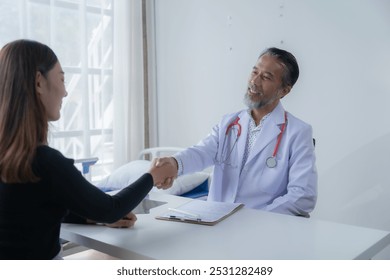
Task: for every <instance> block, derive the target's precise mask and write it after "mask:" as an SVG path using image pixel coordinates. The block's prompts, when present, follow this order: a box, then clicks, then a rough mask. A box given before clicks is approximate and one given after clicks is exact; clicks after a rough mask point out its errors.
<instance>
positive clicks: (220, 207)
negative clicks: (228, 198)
mask: <svg viewBox="0 0 390 280" xmlns="http://www.w3.org/2000/svg"><path fill="white" fill-rule="evenodd" d="M243 206H244V204H242V203H229V202H217V201H204V200H196V199H195V200H191V201H189V202H187V203H185V204H183V205H181V206H179V207H177V208H175V209H174V210H169V211H168V212H166V213H165V214H163V215H161V216H157V217H156V219H159V220H167V221H175V222H184V223H194V224H202V225H210V226H211V225H215V224H216V223H218V222H220V221H222V220H223V219H225V218H226V217H228V216H230V215H232V214H233V213H235V212H236V211H237V210H239V209H240V208H242V207H243Z"/></svg>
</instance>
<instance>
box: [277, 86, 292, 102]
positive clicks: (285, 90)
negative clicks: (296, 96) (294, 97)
mask: <svg viewBox="0 0 390 280" xmlns="http://www.w3.org/2000/svg"><path fill="white" fill-rule="evenodd" d="M290 91H291V86H285V87H284V88H283V89H282V90H281V91H280V92H279V96H280V99H282V98H283V97H285V96H286V95H287V94H288V93H289V92H290Z"/></svg>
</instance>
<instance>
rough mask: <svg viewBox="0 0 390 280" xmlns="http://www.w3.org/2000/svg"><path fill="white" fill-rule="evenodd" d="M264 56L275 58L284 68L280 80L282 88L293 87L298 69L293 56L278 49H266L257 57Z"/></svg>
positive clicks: (297, 75)
mask: <svg viewBox="0 0 390 280" xmlns="http://www.w3.org/2000/svg"><path fill="white" fill-rule="evenodd" d="M266 54H267V55H271V56H274V57H276V58H277V59H278V60H279V61H280V62H281V63H282V64H283V66H284V67H285V71H284V75H283V78H282V83H283V86H291V87H293V86H294V84H295V82H296V81H297V80H298V77H299V67H298V62H297V60H296V58H295V56H293V55H292V54H291V53H289V52H288V51H285V50H281V49H278V48H268V49H266V50H264V51H263V52H262V53H261V54H260V56H259V57H262V56H263V55H266Z"/></svg>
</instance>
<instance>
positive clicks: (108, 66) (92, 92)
mask: <svg viewBox="0 0 390 280" xmlns="http://www.w3.org/2000/svg"><path fill="white" fill-rule="evenodd" d="M113 2H114V1H112V0H19V1H17V0H2V1H1V2H0V13H1V16H0V35H1V36H0V47H1V46H3V45H4V44H5V43H8V42H9V41H13V40H15V39H19V38H28V39H33V40H37V41H40V42H42V43H45V44H47V45H49V46H50V47H51V48H52V49H53V50H54V52H55V53H56V54H57V56H58V58H59V60H60V63H61V65H62V67H63V69H64V72H65V81H66V87H67V91H68V96H67V97H66V98H64V101H63V104H62V111H61V119H60V120H59V121H57V122H54V123H52V124H50V133H49V144H50V146H52V147H54V148H56V149H58V150H60V151H61V152H62V153H63V154H64V155H65V156H67V157H70V158H74V159H77V158H86V157H98V158H99V161H98V163H97V164H96V165H95V166H94V169H93V173H92V175H93V177H92V180H94V181H95V180H98V179H100V178H102V176H105V175H106V174H108V173H109V172H110V171H111V170H112V165H113V111H114V108H113V106H114V105H113V42H114V40H113Z"/></svg>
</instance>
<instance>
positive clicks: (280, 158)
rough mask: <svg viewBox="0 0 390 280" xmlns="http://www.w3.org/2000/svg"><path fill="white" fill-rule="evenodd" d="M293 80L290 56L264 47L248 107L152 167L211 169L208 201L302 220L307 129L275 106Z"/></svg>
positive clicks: (311, 182)
mask: <svg viewBox="0 0 390 280" xmlns="http://www.w3.org/2000/svg"><path fill="white" fill-rule="evenodd" d="M298 76H299V68H298V64H297V61H296V59H295V57H294V56H293V55H292V54H291V53H289V52H287V51H284V50H281V49H277V48H269V49H266V50H265V51H264V52H263V53H262V54H261V55H260V57H259V59H258V61H257V62H256V64H255V66H254V67H253V69H252V72H251V74H250V77H249V81H248V87H247V91H246V94H245V103H246V105H247V106H248V109H245V110H242V111H240V112H236V113H233V114H228V115H226V116H224V117H223V118H222V120H221V122H220V123H219V124H218V125H216V126H215V127H214V128H213V129H212V131H211V133H210V134H209V135H208V136H207V137H206V138H204V139H203V140H202V141H200V142H199V143H198V144H197V145H195V146H192V147H190V148H187V149H186V150H184V151H182V152H180V153H177V154H175V155H174V156H173V157H165V158H160V159H159V160H158V162H157V165H162V164H173V165H175V166H177V169H178V176H180V175H183V174H188V173H192V172H195V171H200V170H203V169H204V168H207V167H209V166H212V165H214V171H213V172H214V173H213V177H212V183H211V186H210V190H209V195H208V200H212V201H225V202H240V203H244V204H245V206H246V207H249V208H255V209H261V210H266V211H272V212H278V213H284V214H290V215H297V216H305V217H308V216H309V213H310V212H311V211H312V210H313V209H314V206H315V204H316V198H317V172H316V167H315V154H314V144H313V137H312V128H311V126H310V125H308V124H307V123H305V122H303V121H301V120H299V119H298V118H296V117H294V116H293V115H292V114H290V113H289V112H286V111H285V110H284V108H283V106H282V104H281V103H280V99H281V98H283V97H284V96H286V95H287V94H288V93H289V92H290V90H291V89H292V87H293V86H294V84H295V82H296V81H297V79H298ZM171 184H172V181H169V180H168V181H167V182H166V183H165V186H164V187H169V186H171Z"/></svg>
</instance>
